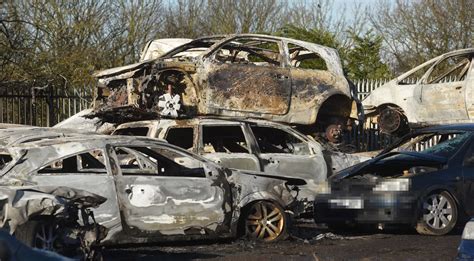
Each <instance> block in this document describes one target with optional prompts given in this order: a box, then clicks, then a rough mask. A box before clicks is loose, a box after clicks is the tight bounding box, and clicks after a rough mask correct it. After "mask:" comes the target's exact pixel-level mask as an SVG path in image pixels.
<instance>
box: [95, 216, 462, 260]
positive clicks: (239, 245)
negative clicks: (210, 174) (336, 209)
mask: <svg viewBox="0 0 474 261" xmlns="http://www.w3.org/2000/svg"><path fill="white" fill-rule="evenodd" d="M461 232H462V231H461V229H457V230H456V231H455V232H454V233H452V234H449V235H446V236H440V237H435V236H421V235H418V234H416V233H415V232H413V231H412V230H410V229H406V228H396V229H394V228H392V229H390V230H384V231H378V230H372V231H360V230H359V231H350V232H345V233H335V232H332V231H329V230H327V229H326V228H324V227H318V226H316V225H315V224H313V223H311V222H309V221H308V222H299V223H298V224H295V225H294V227H293V229H292V231H291V236H290V237H289V238H288V239H287V240H284V241H281V242H277V243H273V244H265V243H259V242H251V241H247V240H243V239H237V240H228V241H223V242H209V241H204V242H187V243H180V244H174V245H155V246H143V247H138V248H137V247H134V248H126V249H108V250H105V251H104V259H105V260H236V261H249V260H453V258H454V257H455V256H456V252H457V246H458V245H459V242H460V240H461Z"/></svg>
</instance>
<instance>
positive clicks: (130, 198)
mask: <svg viewBox="0 0 474 261" xmlns="http://www.w3.org/2000/svg"><path fill="white" fill-rule="evenodd" d="M1 157H2V159H3V168H2V184H1V185H2V188H5V189H6V190H8V191H12V193H13V194H15V195H16V197H15V199H24V200H28V199H29V197H28V196H29V194H27V193H19V194H18V191H23V190H27V189H28V188H29V187H30V186H34V187H42V186H48V187H54V188H57V187H68V188H74V189H75V190H84V191H87V192H88V193H95V194H97V195H98V196H97V197H99V198H100V199H104V200H105V199H106V201H105V202H103V203H102V204H101V205H100V206H98V207H97V208H96V209H95V210H94V220H95V221H96V222H97V224H98V225H99V226H100V227H101V228H102V227H103V228H104V231H103V232H104V238H99V241H100V242H99V243H100V245H117V244H124V243H127V244H129V243H146V242H155V241H170V240H189V239H201V238H202V239H204V238H225V237H233V236H236V235H238V234H239V233H241V234H247V235H248V236H250V237H253V238H257V239H261V240H264V241H273V240H278V239H281V238H284V237H285V235H286V229H287V225H288V223H287V222H288V218H289V217H290V214H291V213H292V212H291V210H292V209H293V207H296V206H295V204H297V203H298V202H297V201H296V196H297V191H296V190H292V188H293V187H294V186H296V185H302V184H304V181H302V180H298V179H293V178H289V177H286V178H285V177H273V176H270V175H265V174H264V173H260V174H258V173H252V174H250V173H245V172H239V171H231V170H229V169H225V168H222V167H220V166H218V165H216V164H214V163H212V162H210V161H208V160H205V159H203V158H201V157H199V156H197V155H194V154H191V153H189V152H186V151H184V150H182V149H180V148H178V147H175V146H173V145H170V144H168V143H164V142H160V141H156V140H152V139H147V138H135V137H134V138H131V137H123V136H102V135H96V136H94V135H87V136H73V137H63V138H53V137H52V138H44V139H41V140H35V141H30V142H24V143H21V144H10V146H8V147H6V148H4V149H2V153H1ZM67 195H69V196H70V194H67ZM8 202H10V204H11V202H12V198H11V197H10V200H9V201H8ZM47 202H48V201H46V203H47ZM28 206H29V207H31V206H35V204H27V205H26V207H25V208H26V210H25V211H28V208H27V207H28ZM48 206H49V205H47V206H45V207H44V208H41V205H40V207H39V209H40V210H45V211H46V210H49V209H48V208H47V207H48ZM11 213H12V212H11V211H10V212H4V215H8V214H11ZM31 213H33V214H34V215H32V216H31V217H30V216H27V220H26V221H27V222H26V223H25V224H26V226H27V228H28V229H23V230H21V229H20V231H26V232H24V233H29V234H28V235H26V236H23V237H22V238H29V239H31V238H35V237H36V238H37V236H38V234H37V233H38V231H41V229H37V227H38V226H39V227H45V226H47V225H48V224H50V223H49V222H51V218H52V217H51V215H48V214H50V212H45V213H46V214H45V215H42V214H41V213H42V212H41V211H39V212H31ZM35 213H37V215H36V214H35ZM6 219H8V216H7V217H6ZM8 220H11V217H10V219H8ZM53 220H56V219H54V218H53ZM31 222H34V223H33V225H31ZM25 224H23V226H25ZM19 228H21V226H19ZM19 228H17V229H16V231H18V229H19ZM33 228H34V229H33ZM35 233H36V234H35ZM52 238H54V237H52ZM24 241H25V243H28V244H35V242H34V241H29V242H28V240H24ZM53 243H54V242H49V244H53Z"/></svg>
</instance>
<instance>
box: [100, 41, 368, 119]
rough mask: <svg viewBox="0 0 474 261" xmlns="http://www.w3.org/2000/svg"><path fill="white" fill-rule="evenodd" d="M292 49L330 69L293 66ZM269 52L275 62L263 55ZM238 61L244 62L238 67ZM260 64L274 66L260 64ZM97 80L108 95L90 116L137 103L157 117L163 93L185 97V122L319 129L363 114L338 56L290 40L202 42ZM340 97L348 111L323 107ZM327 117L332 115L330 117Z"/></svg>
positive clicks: (103, 74) (182, 109) (182, 112)
mask: <svg viewBox="0 0 474 261" xmlns="http://www.w3.org/2000/svg"><path fill="white" fill-rule="evenodd" d="M241 40H242V41H244V42H245V41H249V44H248V45H246V43H243V44H240V43H239V42H238V41H241ZM251 41H254V42H255V41H263V42H265V41H268V42H269V43H274V44H277V46H278V48H279V51H276V50H271V52H270V51H265V50H262V49H261V48H260V49H255V47H253V46H252V43H250V42H251ZM288 44H293V45H298V46H300V47H301V48H306V49H307V50H308V51H310V52H313V53H314V54H315V55H317V56H320V57H321V58H322V59H323V60H324V62H325V63H326V67H327V68H326V71H317V70H300V69H298V68H296V67H293V66H292V65H290V62H289V59H290V58H289V54H288V48H287V45H288ZM225 45H235V46H233V47H232V48H233V49H232V48H231V49H229V50H227V49H220V48H223V46H225ZM186 48H190V49H193V48H194V49H199V50H200V52H199V54H200V55H198V56H187V55H182V54H181V53H180V52H183V51H186V50H188V49H186ZM252 48H254V49H252ZM236 50H245V51H246V52H248V53H249V54H251V55H263V56H259V57H260V58H261V59H262V60H261V61H258V60H257V62H255V59H254V60H248V58H247V57H246V56H242V57H241V56H239V55H240V54H239V55H238V54H237V53H236V54H235V55H234V54H233V52H234V51H236ZM231 52H232V53H231ZM272 52H273V53H272ZM269 53H271V57H270V56H268V57H265V56H264V55H265V54H269ZM221 54H225V55H226V57H227V58H226V59H228V60H226V61H218V58H216V57H217V56H218V55H221ZM231 54H232V55H233V58H232V56H231ZM260 58H259V59H260ZM229 59H230V60H229ZM246 59H247V60H246ZM235 60H239V63H234V61H235ZM262 63H263V64H266V63H268V64H270V65H268V66H262ZM95 76H96V77H97V78H98V80H99V83H100V84H99V86H98V88H99V89H104V90H106V89H107V90H109V92H110V95H108V96H107V95H105V93H106V92H105V91H98V92H97V93H98V96H97V97H96V103H95V104H96V107H95V110H96V113H95V114H94V113H92V116H94V115H95V116H99V117H100V116H103V115H104V113H105V112H106V111H107V110H110V109H111V108H113V107H120V106H134V107H139V108H141V109H144V110H151V111H155V112H158V113H159V112H162V111H163V109H164V108H163V107H162V105H160V103H159V102H158V100H159V99H161V97H163V96H162V95H164V94H166V93H168V94H171V95H178V96H179V97H181V102H182V105H183V106H181V107H180V109H178V110H177V111H176V114H177V115H180V116H181V117H193V116H196V115H220V116H229V117H251V118H262V119H267V120H273V121H279V122H285V123H292V124H303V125H312V124H320V125H321V128H325V127H326V126H327V124H328V123H327V122H328V121H327V120H326V119H327V118H330V117H336V118H344V119H346V118H348V117H350V116H352V117H354V116H357V115H360V114H358V112H357V111H356V112H352V110H357V106H351V105H352V101H356V97H355V90H352V91H351V87H350V86H349V84H348V82H347V80H346V79H345V77H344V75H343V72H342V66H341V62H340V59H339V57H338V55H337V52H336V51H335V50H334V49H331V48H328V47H324V46H320V45H317V44H312V43H308V42H303V41H298V40H294V39H288V38H281V37H273V36H266V35H251V34H244V35H230V36H226V37H216V38H203V39H197V40H195V41H192V42H190V43H188V44H185V45H183V46H181V47H179V48H177V49H175V50H174V51H171V52H170V53H168V54H165V55H163V56H162V57H160V58H157V59H155V60H148V61H145V62H142V63H138V64H134V65H129V66H125V67H121V68H116V69H109V70H106V71H103V72H99V73H97V74H96V75H95ZM130 78H133V79H134V80H133V89H134V91H132V90H131V88H130V84H129V85H128V89H129V91H128V92H126V91H125V90H124V89H126V87H127V84H126V82H127V80H126V79H130ZM126 93H128V94H127V95H128V96H130V95H132V93H133V98H130V97H128V99H127V98H126V97H124V95H126ZM101 94H102V95H101ZM335 95H338V96H339V97H341V99H342V98H344V99H346V100H347V101H348V102H344V103H343V104H344V106H340V105H339V106H336V105H333V107H334V108H338V110H334V109H333V108H332V107H330V109H327V108H326V109H323V110H320V109H321V108H320V107H321V106H322V105H325V103H324V102H326V101H328V99H329V98H331V97H334V96H335ZM137 98H138V100H137ZM127 101H128V102H127ZM333 103H339V102H337V101H334V102H333ZM163 104H164V103H163ZM339 104H340V103H339ZM346 104H348V105H347V106H346ZM166 111H169V110H168V109H167V110H166ZM97 112H100V113H97ZM326 112H331V113H332V114H331V115H325V114H326ZM318 113H319V114H323V115H320V118H321V119H322V122H320V123H319V121H318V120H319V119H318ZM162 114H163V113H162ZM118 116H119V115H118ZM162 116H166V115H162ZM124 117H125V116H124ZM118 118H120V117H115V118H112V119H110V118H107V120H113V119H118ZM119 121H120V120H119ZM122 122H123V121H122Z"/></svg>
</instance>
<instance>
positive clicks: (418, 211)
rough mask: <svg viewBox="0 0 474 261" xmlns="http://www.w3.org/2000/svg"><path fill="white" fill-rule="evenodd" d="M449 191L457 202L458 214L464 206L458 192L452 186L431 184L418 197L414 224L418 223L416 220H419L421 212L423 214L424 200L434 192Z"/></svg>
mask: <svg viewBox="0 0 474 261" xmlns="http://www.w3.org/2000/svg"><path fill="white" fill-rule="evenodd" d="M443 191H444V192H447V193H448V194H449V195H450V196H451V197H452V198H453V199H454V202H455V203H456V208H457V209H458V215H459V213H460V209H461V206H462V203H461V201H460V200H459V199H458V197H457V196H456V195H457V194H456V193H455V191H454V189H452V188H450V187H447V186H443V185H434V186H430V187H428V188H426V189H425V190H424V191H423V192H422V193H421V194H420V196H419V197H418V200H417V204H416V206H417V208H416V213H415V216H414V224H416V222H417V221H418V218H419V217H420V214H421V206H422V204H423V200H424V199H425V198H426V197H427V196H429V195H431V194H433V193H441V192H443Z"/></svg>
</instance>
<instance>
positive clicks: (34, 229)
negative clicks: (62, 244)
mask: <svg viewBox="0 0 474 261" xmlns="http://www.w3.org/2000/svg"><path fill="white" fill-rule="evenodd" d="M14 234H15V237H16V238H17V239H18V240H20V241H21V242H23V243H24V244H25V245H27V246H29V247H33V248H39V249H44V250H48V251H53V252H58V251H57V249H55V248H54V238H55V237H56V224H55V223H54V222H51V221H48V220H32V221H28V222H26V223H25V224H22V225H20V226H18V227H17V229H16V230H15V233H14Z"/></svg>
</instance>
